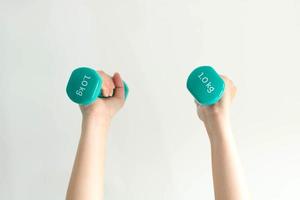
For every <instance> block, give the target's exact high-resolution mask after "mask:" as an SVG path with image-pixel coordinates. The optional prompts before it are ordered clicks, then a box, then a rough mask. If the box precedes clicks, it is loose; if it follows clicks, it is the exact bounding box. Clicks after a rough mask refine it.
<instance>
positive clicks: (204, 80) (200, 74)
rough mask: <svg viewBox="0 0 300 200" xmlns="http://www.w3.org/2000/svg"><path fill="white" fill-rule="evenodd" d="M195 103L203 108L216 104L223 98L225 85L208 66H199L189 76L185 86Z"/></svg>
mask: <svg viewBox="0 0 300 200" xmlns="http://www.w3.org/2000/svg"><path fill="white" fill-rule="evenodd" d="M186 86H187V88H188V90H189V91H190V93H191V94H192V95H193V96H194V98H195V99H196V101H198V103H200V104H201V105H204V106H209V105H213V104H215V103H217V102H218V101H219V100H220V99H221V98H222V96H223V94H224V90H225V83H224V81H223V79H222V78H221V77H220V76H219V75H218V73H217V72H216V71H215V70H214V69H213V68H212V67H210V66H200V67H198V68H196V69H194V71H192V73H191V74H190V75H189V77H188V79H187V84H186Z"/></svg>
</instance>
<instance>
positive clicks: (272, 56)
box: [0, 0, 300, 200]
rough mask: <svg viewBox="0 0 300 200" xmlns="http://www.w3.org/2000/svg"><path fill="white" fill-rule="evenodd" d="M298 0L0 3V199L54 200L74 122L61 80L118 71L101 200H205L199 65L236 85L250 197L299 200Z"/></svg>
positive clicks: (208, 187)
mask: <svg viewBox="0 0 300 200" xmlns="http://www.w3.org/2000/svg"><path fill="white" fill-rule="evenodd" d="M299 36H300V2H299V1H298V0H252V1H247V0H228V1H221V0H220V1H216V0H182V1H175V0H130V1H121V0H119V1H117V0H110V1H103V0H102V1H100V0H98V1H97V0H72V1H71V0H48V1H37V0H27V1H17V0H0V91H1V92H0V94H1V96H0V102H1V103H0V199H3V200H6V199H7V200H18V199H24V200H25V199H26V200H27V199H28V200H38V199H45V200H46V199H49V200H53V199H63V198H64V196H65V191H66V188H67V183H68V178H69V175H70V171H71V167H72V164H73V159H74V156H75V151H76V148H77V143H78V140H79V135H80V122H81V121H80V120H81V114H80V111H79V109H78V107H77V106H76V105H75V104H73V103H72V102H70V101H69V100H68V98H67V97H66V94H65V85H66V82H67V79H68V77H69V74H70V72H71V71H72V70H73V69H74V68H75V67H77V66H80V65H89V66H93V67H94V68H99V69H103V70H105V71H107V72H109V73H113V72H115V71H119V72H121V74H122V75H123V77H124V79H125V80H126V81H127V83H128V84H129V87H130V94H129V97H128V101H127V102H126V106H125V107H124V109H123V110H122V111H121V112H120V113H119V114H118V115H117V117H116V118H115V119H114V122H113V123H112V127H111V129H110V138H109V146H108V157H107V163H106V199H107V200H117V199H123V200H148V199H149V200H150V199H151V200H153V199H156V200H171V199H172V200H182V199H213V190H212V178H211V169H210V150H209V144H208V139H207V136H206V133H205V130H204V127H203V125H202V124H201V122H200V121H199V120H198V118H197V116H196V112H195V108H194V103H193V99H192V97H191V96H190V94H189V93H188V92H187V90H186V88H185V81H186V78H187V75H188V74H189V73H190V72H191V71H192V69H193V68H194V67H196V66H198V65H207V64H208V65H212V66H214V67H215V68H216V70H217V71H219V72H220V73H224V74H227V75H228V76H229V77H231V78H232V79H233V80H234V82H235V83H236V85H237V87H238V89H239V93H238V96H237V98H236V100H235V102H234V105H233V112H232V122H233V129H234V132H235V135H236V138H237V143H238V148H239V151H240V156H241V159H242V161H243V165H244V168H245V173H246V176H247V179H248V182H249V187H250V190H251V191H252V193H253V196H254V199H261V200H265V199H272V200H279V199H281V200H286V199H300V194H299V185H300V172H299V169H300V155H299V152H300V147H299V143H300V128H299V121H300V120H299V114H300V94H299V91H300V90H299V86H300V81H299V73H300V69H299V68H300V56H299V52H300V39H299Z"/></svg>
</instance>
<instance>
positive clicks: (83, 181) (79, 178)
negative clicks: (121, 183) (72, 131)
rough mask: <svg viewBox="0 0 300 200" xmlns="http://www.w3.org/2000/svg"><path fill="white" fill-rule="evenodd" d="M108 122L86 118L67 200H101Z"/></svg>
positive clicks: (106, 120)
mask: <svg viewBox="0 0 300 200" xmlns="http://www.w3.org/2000/svg"><path fill="white" fill-rule="evenodd" d="M109 123H110V120H108V119H104V118H103V119H99V118H91V117H86V118H83V120H82V133H81V138H80V142H79V145H78V150H77V154H76V159H75V162H74V166H73V171H72V175H71V179H70V183H69V188H68V192H67V199H72V200H86V199H89V200H93V199H97V200H99V199H100V200H101V199H103V185H104V183H103V179H104V159H105V146H106V137H107V130H108V127H109Z"/></svg>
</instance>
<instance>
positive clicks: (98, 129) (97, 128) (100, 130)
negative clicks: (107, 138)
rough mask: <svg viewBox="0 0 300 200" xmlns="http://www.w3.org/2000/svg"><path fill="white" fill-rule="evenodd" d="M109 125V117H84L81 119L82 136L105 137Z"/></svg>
mask: <svg viewBox="0 0 300 200" xmlns="http://www.w3.org/2000/svg"><path fill="white" fill-rule="evenodd" d="M110 123H111V118H110V117H103V116H92V115H85V116H83V117H82V134H86V133H87V134H88V133H95V134H97V135H106V133H107V131H108V128H109V126H110Z"/></svg>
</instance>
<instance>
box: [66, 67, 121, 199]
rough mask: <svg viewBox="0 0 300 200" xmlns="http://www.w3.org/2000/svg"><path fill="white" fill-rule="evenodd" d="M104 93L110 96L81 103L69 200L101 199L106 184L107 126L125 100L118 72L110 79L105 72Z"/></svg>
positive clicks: (103, 75)
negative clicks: (89, 103) (83, 104)
mask: <svg viewBox="0 0 300 200" xmlns="http://www.w3.org/2000/svg"><path fill="white" fill-rule="evenodd" d="M100 74H101V76H102V78H103V77H104V85H103V91H102V92H103V94H104V96H106V97H109V96H111V95H112V91H113V89H115V95H114V96H113V97H110V98H107V99H98V100H97V101H96V102H95V103H93V104H92V105H89V106H81V111H82V115H83V117H82V131H81V137H80V141H79V145H78V149H77V154H76V158H75V162H74V165H73V170H72V175H71V178H70V182H69V187H68V191H67V196H66V199H67V200H87V199H88V200H102V199H103V188H104V187H103V185H104V161H105V146H106V138H107V132H108V128H109V125H110V122H111V119H112V117H113V115H114V114H115V113H116V112H117V111H118V110H119V109H120V108H121V107H122V105H123V104H124V98H125V97H124V88H123V82H122V80H121V77H120V75H119V74H115V75H114V77H113V78H112V79H111V78H110V77H109V76H108V75H106V74H105V73H104V72H100Z"/></svg>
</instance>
